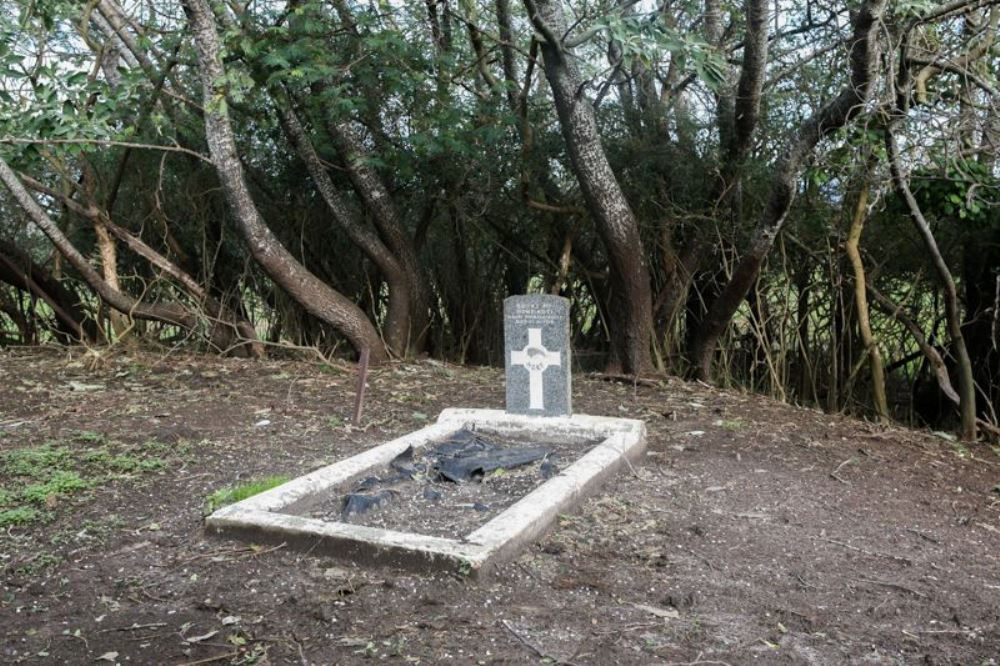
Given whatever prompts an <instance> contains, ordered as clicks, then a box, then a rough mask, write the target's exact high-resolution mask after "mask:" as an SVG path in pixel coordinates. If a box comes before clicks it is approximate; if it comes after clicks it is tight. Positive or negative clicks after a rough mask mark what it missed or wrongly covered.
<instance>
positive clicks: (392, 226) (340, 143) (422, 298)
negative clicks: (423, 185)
mask: <svg viewBox="0 0 1000 666" xmlns="http://www.w3.org/2000/svg"><path fill="white" fill-rule="evenodd" d="M327 131H328V132H329V134H330V138H331V139H333V143H334V146H335V147H336V148H337V152H338V153H340V156H341V158H343V160H344V164H345V165H346V166H347V175H348V177H349V178H350V179H351V184H352V185H354V189H355V191H356V192H357V193H358V195H359V196H360V197H361V199H362V201H364V203H365V207H366V208H367V209H368V210H369V211H370V212H371V214H372V219H373V220H374V222H375V227H376V228H377V229H378V232H379V235H380V236H381V238H382V240H383V241H384V242H385V245H386V246H387V247H388V248H389V250H391V251H392V254H393V256H395V258H396V260H397V262H398V264H399V266H400V267H401V268H402V270H403V271H404V274H405V280H406V283H407V284H408V286H409V291H410V299H409V300H410V330H409V331H407V334H408V336H409V340H408V349H409V351H411V352H413V353H419V352H421V351H423V349H424V347H425V346H426V340H427V333H428V331H429V329H430V310H431V303H432V294H431V288H430V284H429V282H428V281H427V275H426V273H425V272H424V269H423V266H421V264H420V259H419V257H418V256H417V251H416V246H415V245H414V242H413V239H412V238H411V237H410V235H409V234H408V233H407V231H406V229H405V227H404V225H403V217H402V215H401V214H400V212H399V209H398V208H397V207H396V204H395V203H394V202H393V200H392V195H391V194H389V188H387V187H386V185H385V182H384V181H383V180H382V177H381V176H379V174H378V173H377V172H376V171H375V169H374V168H372V167H371V165H369V164H368V163H367V162H366V161H365V158H366V157H367V152H366V151H365V149H364V147H363V146H362V144H361V141H360V139H359V138H358V136H357V135H356V134H355V132H354V129H353V128H351V127H350V126H349V125H348V124H347V123H343V122H336V121H332V122H328V123H327Z"/></svg>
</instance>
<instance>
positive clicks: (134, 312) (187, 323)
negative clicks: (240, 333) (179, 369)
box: [0, 159, 198, 329]
mask: <svg viewBox="0 0 1000 666" xmlns="http://www.w3.org/2000/svg"><path fill="white" fill-rule="evenodd" d="M0 180H2V181H3V182H4V184H5V185H7V187H8V188H9V189H10V191H11V193H12V194H13V195H14V198H15V199H16V200H17V202H18V204H20V206H21V207H22V208H23V209H24V211H25V212H26V213H27V214H28V217H30V218H31V221H32V222H34V223H35V224H36V225H37V226H38V228H39V229H41V230H42V233H44V234H45V235H46V236H48V238H49V240H50V241H52V244H53V245H55V246H56V249H57V250H59V252H60V254H62V255H63V256H64V257H66V260H67V261H69V263H70V265H72V266H73V268H75V269H76V270H77V272H79V273H80V275H81V276H83V279H84V280H85V281H86V282H87V284H89V285H90V286H91V288H92V289H94V291H96V292H97V293H98V295H100V297H101V298H102V299H104V301H105V302H106V303H107V304H108V305H110V306H111V307H112V308H114V309H116V310H118V311H119V312H122V313H125V314H127V315H129V316H130V317H134V318H137V319H149V320H153V321H162V322H166V323H169V324H176V325H179V326H183V327H184V328H188V329H193V328H195V326H196V325H197V323H198V322H197V318H196V317H194V315H193V314H192V313H191V312H189V311H187V310H185V309H184V308H181V307H178V306H175V305H164V304H147V303H142V302H141V301H138V300H136V299H134V298H132V297H131V296H129V295H127V294H125V293H123V292H121V291H118V290H116V289H114V288H113V287H112V286H111V285H109V284H108V283H107V281H105V280H104V278H102V277H101V275H100V273H98V272H97V271H96V270H94V267H93V266H91V265H90V263H89V262H88V261H87V259H86V257H84V256H83V255H82V254H80V252H79V251H78V250H77V249H76V248H75V247H74V246H73V244H72V243H70V241H69V239H68V238H66V236H65V234H63V232H62V230H61V229H60V228H59V226H58V225H57V224H56V223H55V222H54V221H53V220H52V218H50V217H49V216H48V214H46V212H45V211H44V210H42V207H41V206H39V205H38V202H37V201H35V200H34V199H33V198H32V196H31V194H29V193H28V190H26V189H25V188H24V185H23V184H22V183H21V181H20V180H18V178H17V175H15V173H14V172H13V171H12V170H11V168H10V167H9V166H8V165H7V162H5V161H4V160H3V159H0Z"/></svg>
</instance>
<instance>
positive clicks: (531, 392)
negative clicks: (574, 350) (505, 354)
mask: <svg viewBox="0 0 1000 666" xmlns="http://www.w3.org/2000/svg"><path fill="white" fill-rule="evenodd" d="M559 358H560V356H559V352H557V351H549V350H548V349H546V348H545V345H543V344H542V329H540V328H529V329H528V344H527V345H525V347H524V349H518V350H515V351H511V353H510V364H511V365H520V366H523V367H525V368H527V369H528V409H545V390H544V385H543V384H542V373H544V372H545V369H546V368H549V367H551V366H554V365H555V366H558V365H559V364H560V361H559Z"/></svg>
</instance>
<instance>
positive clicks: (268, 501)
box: [205, 423, 455, 526]
mask: <svg viewBox="0 0 1000 666" xmlns="http://www.w3.org/2000/svg"><path fill="white" fill-rule="evenodd" d="M454 428H455V426H454V425H453V424H451V423H434V424H432V425H429V426H427V427H425V428H421V429H420V430H416V431H414V432H411V433H409V434H406V435H404V436H402V437H399V438H397V439H393V440H391V441H388V442H386V443H385V444H380V445H378V446H376V447H374V448H372V449H368V450H367V451H363V452H361V453H359V454H357V455H355V456H351V457H350V458H345V459H344V460H341V461H339V462H335V463H333V464H331V465H327V466H326V467H321V468H320V469H317V470H315V471H313V472H310V473H309V474H306V475H305V476H300V477H298V478H296V479H292V480H291V481H289V482H287V483H283V484H281V485H280V486H277V487H276V488H272V489H271V490H268V491H266V492H263V493H260V494H259V495H254V496H253V497H249V498H247V499H245V500H243V501H242V502H237V503H236V504H231V505H229V506H226V507H222V508H221V509H219V510H218V511H216V512H214V513H213V514H212V515H210V516H209V517H208V518H207V519H206V520H205V523H206V525H208V526H212V525H213V524H214V523H216V522H217V521H219V520H221V519H223V518H227V517H229V516H233V515H236V514H239V513H242V512H245V511H280V510H282V509H285V508H287V507H289V506H291V505H292V504H295V503H296V502H299V501H301V500H303V499H305V498H307V497H309V496H310V495H314V494H316V493H320V492H323V491H324V490H327V489H329V488H333V487H334V486H337V485H339V484H342V483H349V482H351V481H353V480H354V479H356V478H358V477H360V476H362V475H364V474H365V473H366V472H367V471H369V470H370V469H372V468H373V467H382V466H384V465H388V464H389V463H390V462H391V461H392V459H393V458H395V457H396V456H398V455H399V454H400V453H402V452H403V451H405V450H406V449H407V447H409V446H413V447H414V448H420V447H422V446H424V445H426V444H427V443H428V442H430V441H432V440H434V439H437V438H438V437H441V436H443V435H447V434H448V433H449V432H451V429H454Z"/></svg>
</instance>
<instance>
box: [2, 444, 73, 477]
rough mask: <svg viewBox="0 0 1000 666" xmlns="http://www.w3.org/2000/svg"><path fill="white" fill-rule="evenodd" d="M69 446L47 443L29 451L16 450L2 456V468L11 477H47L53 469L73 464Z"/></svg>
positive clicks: (28, 449)
mask: <svg viewBox="0 0 1000 666" xmlns="http://www.w3.org/2000/svg"><path fill="white" fill-rule="evenodd" d="M71 459H72V452H71V451H70V449H69V447H68V446H61V445H57V444H56V443H55V442H45V443H44V444H42V445H40V446H34V447H31V448H27V449H14V450H13V451H7V452H6V453H3V454H0V468H2V469H3V472H4V473H5V474H7V475H9V476H26V477H30V478H33V479H37V478H42V477H45V476H47V475H48V474H49V473H50V471H51V470H53V469H62V468H65V467H66V466H67V464H69V463H70V462H71Z"/></svg>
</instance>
